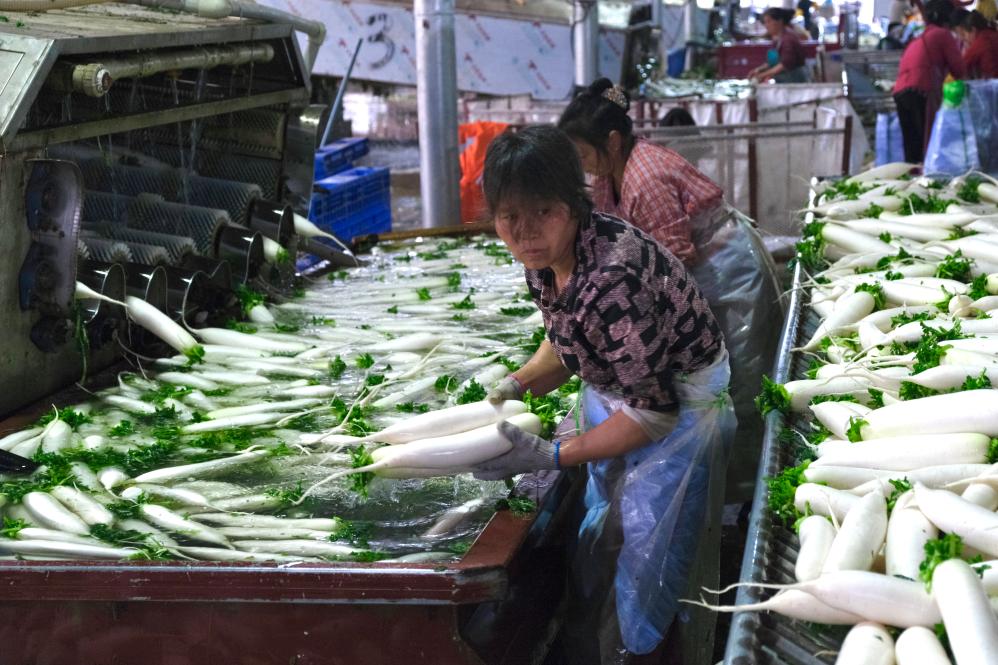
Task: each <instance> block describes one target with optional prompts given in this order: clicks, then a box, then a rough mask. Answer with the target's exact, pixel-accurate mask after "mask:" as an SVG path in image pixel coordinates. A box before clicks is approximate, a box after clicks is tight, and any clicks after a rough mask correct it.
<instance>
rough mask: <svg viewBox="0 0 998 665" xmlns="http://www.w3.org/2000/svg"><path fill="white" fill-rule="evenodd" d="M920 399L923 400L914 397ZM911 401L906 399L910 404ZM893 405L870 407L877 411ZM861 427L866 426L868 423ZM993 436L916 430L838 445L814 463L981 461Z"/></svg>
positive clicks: (907, 465)
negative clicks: (905, 433)
mask: <svg viewBox="0 0 998 665" xmlns="http://www.w3.org/2000/svg"><path fill="white" fill-rule="evenodd" d="M913 401H921V400H913ZM910 403H911V402H904V404H910ZM890 408H894V407H887V406H885V407H884V408H883V409H876V410H874V411H871V412H870V413H869V414H867V416H866V420H867V422H869V419H870V418H872V417H873V415H874V414H876V413H879V412H880V411H883V410H884V409H890ZM861 427H862V428H863V429H864V431H865V429H866V426H865V425H861ZM990 443H991V439H990V438H988V437H987V436H985V435H984V434H966V433H954V434H913V435H909V436H897V437H885V438H881V439H865V440H863V441H859V442H856V443H853V444H851V445H850V446H843V447H837V448H836V449H834V450H830V451H828V452H827V453H824V452H823V454H822V455H821V457H820V458H819V459H817V460H815V461H814V462H813V464H814V465H815V466H826V465H828V466H859V467H863V468H867V469H886V470H892V471H911V470H914V469H918V468H921V467H925V466H938V465H943V464H981V463H983V462H985V461H987V457H988V447H989V445H990Z"/></svg>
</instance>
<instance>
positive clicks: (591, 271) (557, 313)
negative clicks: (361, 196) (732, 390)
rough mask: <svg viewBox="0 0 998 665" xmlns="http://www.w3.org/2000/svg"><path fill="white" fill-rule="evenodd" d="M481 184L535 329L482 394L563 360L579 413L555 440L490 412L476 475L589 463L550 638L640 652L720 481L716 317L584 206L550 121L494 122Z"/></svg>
mask: <svg viewBox="0 0 998 665" xmlns="http://www.w3.org/2000/svg"><path fill="white" fill-rule="evenodd" d="M483 187H484V192H485V200H486V203H487V206H488V209H489V212H490V213H491V215H492V218H493V220H494V222H495V228H496V233H498V235H499V237H500V238H502V240H503V241H504V242H505V243H506V245H507V246H508V247H509V249H510V251H511V252H512V253H513V256H514V257H516V258H517V259H518V260H519V261H521V262H522V263H523V264H524V266H525V268H526V271H525V272H526V281H527V287H528V289H529V291H530V295H531V296H532V298H533V300H534V303H535V304H536V305H537V307H538V308H539V309H540V311H541V313H542V314H543V317H544V328H545V330H546V333H547V334H546V339H545V341H544V342H542V343H541V345H540V347H539V348H538V349H537V352H536V353H535V354H534V355H533V357H532V358H531V359H530V360H529V361H528V362H527V363H526V364H525V365H524V366H523V367H521V368H520V369H518V370H517V371H516V372H514V373H513V374H512V375H510V376H509V377H507V378H506V379H503V380H502V381H501V382H500V383H499V384H498V385H497V386H496V387H495V388H494V389H493V390H492V391H491V392H490V393H489V397H488V398H489V400H490V401H492V402H493V403H500V402H502V401H503V400H506V399H518V398H520V397H521V396H522V395H523V393H524V392H525V391H527V390H529V391H531V392H532V393H533V394H535V395H541V394H545V393H548V392H550V391H551V390H554V389H555V388H557V387H558V386H560V385H562V384H563V383H565V382H566V381H567V380H568V379H569V378H570V377H571V376H572V375H577V376H579V377H580V378H581V379H582V380H583V382H584V387H583V390H582V393H581V396H580V399H581V405H582V415H583V420H584V422H583V425H582V431H581V432H578V433H577V434H576V435H575V436H569V437H565V438H561V439H560V440H555V441H547V440H545V439H542V438H540V437H538V436H535V435H532V434H529V433H527V432H524V431H523V430H520V429H518V428H516V427H515V426H512V425H509V424H501V425H500V431H501V432H502V434H503V436H505V437H506V438H507V439H509V440H510V441H511V442H512V443H513V448H512V450H511V451H510V452H508V453H506V454H504V455H501V456H500V457H498V458H496V459H494V460H491V461H488V462H484V463H482V464H480V465H478V466H477V467H476V468H475V475H476V476H477V477H479V478H483V479H499V478H503V477H507V476H510V475H512V474H517V473H522V472H527V471H535V470H539V469H558V468H566V467H572V466H578V465H582V464H588V470H589V484H588V487H587V491H586V496H585V509H586V515H585V518H584V519H583V522H582V526H581V529H580V532H579V543H578V547H577V550H576V552H575V558H574V563H573V565H572V569H571V571H570V579H571V581H572V583H571V584H570V586H571V589H572V591H571V592H572V594H573V595H572V598H571V600H570V602H569V603H568V610H567V611H568V612H569V613H571V614H572V615H573V616H569V617H567V618H566V621H565V630H566V631H569V632H570V633H572V635H571V637H570V638H566V639H564V640H563V642H564V644H565V647H566V649H567V650H568V651H570V652H571V653H569V654H567V658H568V662H570V663H573V665H586V664H588V663H601V662H603V663H609V662H613V663H640V662H642V660H641V658H639V657H638V656H640V655H642V654H649V653H653V652H656V650H659V651H661V650H662V649H663V647H662V646H661V645H662V641H663V640H664V639H665V636H666V634H667V633H668V631H669V628H670V625H671V624H672V623H673V618H674V616H675V615H676V612H677V609H678V599H679V598H680V597H681V594H684V593H685V592H686V580H687V572H688V570H689V568H690V565H691V563H692V559H693V554H694V551H695V549H696V546H697V540H698V535H699V533H700V530H701V527H702V525H703V521H704V515H705V512H706V509H707V503H708V501H707V497H708V485H709V483H711V482H721V481H723V469H724V463H725V452H726V448H727V446H728V445H730V440H731V435H732V434H733V429H734V422H733V421H734V418H733V413H732V407H731V401H730V398H728V397H727V391H726V388H727V385H728V354H727V352H726V351H725V347H724V341H723V337H722V334H721V330H720V328H719V326H718V323H717V320H716V319H715V318H714V315H713V314H712V313H711V310H710V307H709V306H708V304H707V301H706V299H705V298H704V297H703V295H702V294H701V292H700V290H699V288H698V287H697V285H696V282H695V281H694V280H693V278H692V277H691V275H690V274H689V272H688V271H687V270H686V268H685V267H684V266H683V263H682V262H681V261H680V260H679V259H678V258H676V257H675V256H674V255H673V254H672V253H671V252H669V251H668V250H667V249H665V248H664V247H662V245H660V244H659V243H657V242H655V241H654V240H653V239H652V238H651V237H650V236H649V235H647V234H646V233H644V232H643V231H641V230H639V229H637V228H635V227H634V226H632V225H630V224H628V223H626V222H624V221H622V220H620V219H618V218H615V217H611V216H609V215H605V214H602V213H599V212H596V211H595V209H594V207H593V202H592V200H591V199H590V197H589V193H588V189H587V187H586V182H585V176H584V174H583V170H582V165H581V163H580V162H579V158H578V153H577V152H576V149H575V146H574V145H573V143H572V141H571V140H570V139H569V137H568V136H567V135H565V134H564V133H563V132H561V131H560V130H558V129H556V128H554V127H550V126H535V127H528V128H526V129H523V130H521V131H519V132H516V133H513V132H509V133H506V134H503V135H502V136H500V137H498V138H497V139H496V140H495V141H494V142H493V143H492V145H491V146H490V147H489V150H488V155H487V157H486V160H485V172H484V177H483ZM576 615H577V616H576ZM670 651H671V649H670ZM658 656H659V654H658V653H655V657H656V658H657V657H658ZM653 662H658V661H657V660H656V661H653ZM676 662H682V660H677V661H676Z"/></svg>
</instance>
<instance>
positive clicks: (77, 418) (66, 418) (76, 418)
mask: <svg viewBox="0 0 998 665" xmlns="http://www.w3.org/2000/svg"><path fill="white" fill-rule="evenodd" d="M57 419H58V420H61V421H62V422H64V423H66V424H67V425H69V426H70V427H72V428H73V429H74V430H75V429H76V428H78V427H79V426H80V425H83V424H85V423H91V422H93V418H91V417H90V416H89V415H87V414H85V413H80V412H79V411H77V410H76V409H74V408H73V407H71V406H67V407H64V408H62V409H59V410H58V411H56V410H55V409H53V410H52V411H49V412H48V413H46V414H45V415H44V416H42V417H41V418H39V419H38V422H37V423H35V426H36V427H44V426H45V425H48V424H49V423H50V422H52V421H53V420H57Z"/></svg>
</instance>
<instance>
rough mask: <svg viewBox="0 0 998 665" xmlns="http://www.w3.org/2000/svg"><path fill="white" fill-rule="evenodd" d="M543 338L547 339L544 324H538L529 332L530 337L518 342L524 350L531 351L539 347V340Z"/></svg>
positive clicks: (541, 340)
mask: <svg viewBox="0 0 998 665" xmlns="http://www.w3.org/2000/svg"><path fill="white" fill-rule="evenodd" d="M545 339H547V331H546V330H544V326H538V327H537V328H535V329H534V332H532V333H531V334H530V337H528V338H527V339H526V340H524V341H523V342H521V343H520V346H521V347H522V348H523V350H524V351H527V352H529V353H533V352H535V351H536V350H537V349H538V348H539V347H540V345H541V342H543V341H544V340H545Z"/></svg>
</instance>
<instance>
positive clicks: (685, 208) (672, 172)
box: [558, 79, 783, 501]
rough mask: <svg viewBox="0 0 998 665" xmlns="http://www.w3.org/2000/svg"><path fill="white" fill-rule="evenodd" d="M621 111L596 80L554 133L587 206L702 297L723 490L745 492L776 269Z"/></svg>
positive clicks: (681, 166) (726, 211)
mask: <svg viewBox="0 0 998 665" xmlns="http://www.w3.org/2000/svg"><path fill="white" fill-rule="evenodd" d="M629 106H630V103H629V100H628V97H627V93H626V92H625V91H624V90H623V89H621V88H620V87H619V86H614V85H613V84H612V83H611V82H610V81H609V80H608V79H600V80H598V81H596V82H594V83H593V84H592V85H591V86H589V88H588V89H586V90H583V91H582V92H580V93H579V94H578V95H577V96H576V97H575V98H574V99H573V100H572V102H571V103H570V104H569V105H568V107H567V108H566V109H565V111H564V112H563V113H562V115H561V118H560V119H559V121H558V127H559V128H560V129H562V130H563V131H564V132H565V133H566V134H568V135H569V137H570V138H571V139H572V140H573V141H574V143H575V145H576V147H577V148H578V150H579V154H580V156H581V157H582V166H583V168H584V169H585V170H586V172H587V173H588V174H589V175H590V176H591V183H590V184H591V185H592V196H593V202H594V204H595V206H596V210H597V211H598V212H603V213H607V214H610V215H614V216H616V217H620V218H621V219H624V220H626V221H628V222H630V223H631V224H633V225H634V226H636V227H638V228H639V229H641V230H642V231H644V232H645V233H647V234H648V235H650V236H651V237H652V238H654V239H655V240H657V241H658V242H659V243H661V244H662V246H664V247H665V248H666V249H668V250H669V251H670V252H671V253H672V254H673V255H675V256H676V257H677V258H679V259H680V260H681V261H682V262H683V263H684V264H685V265H686V267H687V269H689V270H691V271H692V272H693V276H694V277H695V278H696V280H697V284H699V286H700V289H701V291H702V292H703V294H704V295H705V296H706V297H707V301H708V302H709V303H710V307H711V310H712V311H713V312H714V315H715V316H716V317H717V319H718V321H719V323H720V325H721V330H722V331H723V333H724V338H725V342H726V344H727V348H728V352H729V353H730V354H731V359H732V365H731V366H732V380H731V394H732V398H733V399H734V402H735V409H736V412H737V414H738V420H739V437H738V440H739V445H738V447H736V448H735V450H734V451H733V452H732V455H733V460H734V463H733V464H732V466H731V471H730V475H731V478H730V482H729V488H732V489H734V490H739V488H741V487H746V488H747V487H751V485H752V484H753V481H754V470H755V468H756V466H757V460H758V455H759V452H760V449H759V445H758V442H759V441H761V421H760V420H759V418H758V416H757V414H756V413H755V410H754V406H753V403H752V400H753V398H754V397H755V396H756V395H757V394H758V392H759V385H760V382H761V377H762V374H763V373H764V372H767V371H769V369H770V367H771V365H772V361H773V357H774V355H775V353H776V340H777V339H778V338H779V336H780V335H779V325H780V321H782V319H783V311H782V308H781V304H780V290H781V289H780V286H779V279H778V278H777V276H776V268H775V266H774V264H773V261H772V258H771V257H770V254H769V252H768V251H767V250H766V247H765V245H764V244H763V241H762V238H761V237H760V235H759V233H758V231H757V230H756V229H755V225H754V223H753V222H752V221H751V220H750V219H748V218H747V217H745V216H744V215H742V214H740V213H739V212H738V211H736V210H734V209H733V208H732V207H730V206H729V205H727V203H725V201H724V193H723V192H722V190H721V188H720V187H718V186H717V185H716V184H715V183H714V182H712V181H711V180H710V178H708V177H707V176H706V175H704V174H703V173H701V172H700V171H699V170H697V168H696V167H694V166H693V165H692V164H690V163H689V162H688V161H686V160H685V159H683V157H682V156H680V155H679V154H678V153H676V152H675V151H673V150H670V149H669V148H666V147H665V146H662V145H658V144H655V143H652V142H651V141H647V140H644V139H638V138H637V137H635V136H634V133H633V125H632V121H631V118H630V116H629V115H628V114H627V111H628V108H629ZM753 428H757V429H759V431H758V434H759V436H758V437H756V436H754V434H755V433H756V432H754V431H753ZM742 498H744V499H747V498H748V496H743V497H740V496H737V492H736V493H735V496H734V497H733V500H734V501H738V500H741V499H742Z"/></svg>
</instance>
